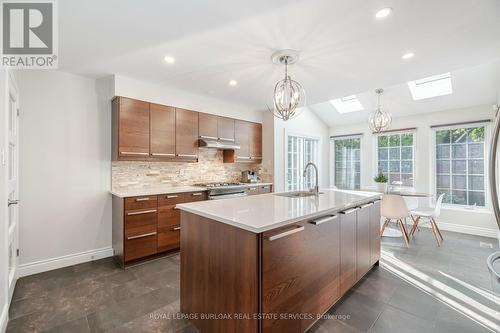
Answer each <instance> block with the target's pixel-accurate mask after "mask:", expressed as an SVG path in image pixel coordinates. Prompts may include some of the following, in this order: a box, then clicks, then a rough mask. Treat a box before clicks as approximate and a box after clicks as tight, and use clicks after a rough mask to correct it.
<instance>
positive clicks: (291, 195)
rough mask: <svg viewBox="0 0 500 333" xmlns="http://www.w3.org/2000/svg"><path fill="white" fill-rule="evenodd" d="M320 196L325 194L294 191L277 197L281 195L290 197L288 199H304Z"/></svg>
mask: <svg viewBox="0 0 500 333" xmlns="http://www.w3.org/2000/svg"><path fill="white" fill-rule="evenodd" d="M320 194H323V192H311V191H293V192H285V193H277V194H275V195H279V196H282V197H288V198H302V197H312V196H318V195H320Z"/></svg>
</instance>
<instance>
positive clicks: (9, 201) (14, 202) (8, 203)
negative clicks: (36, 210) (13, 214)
mask: <svg viewBox="0 0 500 333" xmlns="http://www.w3.org/2000/svg"><path fill="white" fill-rule="evenodd" d="M18 203H19V200H11V199H8V200H7V207H10V206H11V205H17V204H18Z"/></svg>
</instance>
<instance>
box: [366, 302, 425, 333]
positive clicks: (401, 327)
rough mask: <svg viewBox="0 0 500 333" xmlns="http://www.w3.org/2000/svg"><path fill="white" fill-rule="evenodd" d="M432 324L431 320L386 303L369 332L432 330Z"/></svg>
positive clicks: (418, 332)
mask: <svg viewBox="0 0 500 333" xmlns="http://www.w3.org/2000/svg"><path fill="white" fill-rule="evenodd" d="M433 326H434V324H433V321H431V320H425V319H422V318H418V317H415V316H413V315H411V314H409V313H406V312H404V311H401V310H399V309H396V308H394V307H392V306H390V305H388V306H387V307H386V308H385V309H384V311H383V312H382V314H381V315H380V317H379V318H378V319H377V321H376V322H375V325H373V327H372V328H371V329H370V333H422V332H430V331H432V328H433Z"/></svg>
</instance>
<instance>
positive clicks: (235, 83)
mask: <svg viewBox="0 0 500 333" xmlns="http://www.w3.org/2000/svg"><path fill="white" fill-rule="evenodd" d="M237 84H238V81H236V80H229V85H230V86H235V85H237Z"/></svg>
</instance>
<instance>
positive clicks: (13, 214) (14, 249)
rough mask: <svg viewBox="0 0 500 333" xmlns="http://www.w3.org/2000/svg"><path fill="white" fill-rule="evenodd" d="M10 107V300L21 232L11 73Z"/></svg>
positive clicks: (16, 119) (16, 118)
mask: <svg viewBox="0 0 500 333" xmlns="http://www.w3.org/2000/svg"><path fill="white" fill-rule="evenodd" d="M8 76H9V81H8V82H9V106H8V110H7V112H8V115H7V121H8V124H7V127H8V139H7V181H8V184H7V191H8V192H7V193H8V201H7V202H6V203H5V204H6V205H7V206H8V208H7V210H8V222H9V227H8V250H9V252H8V255H9V263H8V264H9V281H8V283H9V300H10V299H11V298H12V294H13V293H14V287H15V286H16V281H17V258H18V255H19V253H18V232H19V205H18V198H19V193H18V191H19V178H18V175H19V151H18V150H19V149H18V148H19V92H18V89H17V85H16V83H15V81H14V78H13V77H12V75H11V73H9V75H8Z"/></svg>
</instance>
